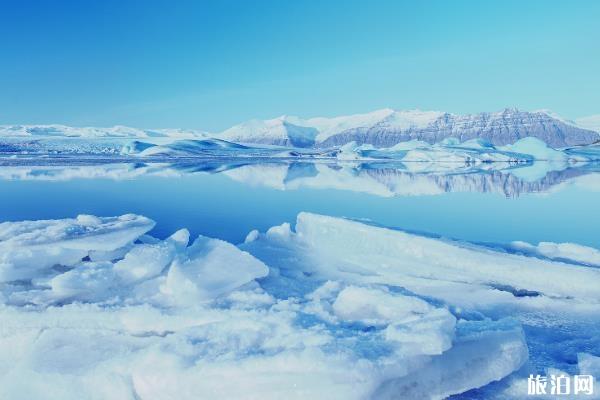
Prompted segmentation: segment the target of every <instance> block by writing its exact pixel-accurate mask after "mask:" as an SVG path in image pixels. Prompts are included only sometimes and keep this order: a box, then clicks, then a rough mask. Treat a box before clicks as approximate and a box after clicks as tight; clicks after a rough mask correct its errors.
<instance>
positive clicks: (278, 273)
mask: <svg viewBox="0 0 600 400" xmlns="http://www.w3.org/2000/svg"><path fill="white" fill-rule="evenodd" d="M0 226H1V228H2V230H1V231H0V232H2V233H1V235H0V238H1V241H0V246H1V247H2V249H3V252H2V257H3V263H2V264H1V265H2V271H3V276H4V277H6V279H3V281H2V283H0V302H1V303H2V304H1V305H0V398H10V399H31V398H36V399H100V398H111V399H170V398H177V399H198V398H260V399H269V398H273V399H278V398H283V397H285V398H307V397H310V398H315V399H320V398H327V399H337V398H339V399H365V398H408V399H411V398H415V399H417V398H418V399H421V398H444V397H447V396H449V395H451V394H455V393H462V392H464V391H467V390H470V389H473V388H479V387H482V386H485V385H487V384H488V383H490V382H493V381H497V380H500V379H503V378H505V377H506V376H508V375H511V374H512V375H511V376H513V375H514V374H513V372H514V371H517V370H519V369H520V368H521V367H522V366H523V365H526V363H527V362H528V361H527V360H528V348H527V345H526V339H527V337H526V334H525V332H524V330H523V328H522V324H524V323H525V322H524V321H523V320H520V319H519V318H514V317H513V314H514V315H517V316H518V315H521V314H519V312H522V313H524V314H525V315H536V314H535V313H540V312H542V313H543V312H544V310H545V309H546V308H547V307H548V305H551V306H555V307H556V308H557V309H561V307H563V308H564V307H571V308H570V309H572V310H574V312H575V313H576V314H577V315H586V316H587V318H592V319H593V318H594V317H593V316H594V315H597V311H598V303H599V297H598V293H597V290H594V289H597V287H598V283H599V280H598V279H599V273H600V271H599V270H597V269H594V268H588V267H582V266H577V265H571V264H565V263H563V262H556V261H551V260H548V259H542V258H539V257H529V256H522V255H513V254H507V253H500V252H496V251H493V250H489V249H486V248H481V247H477V246H473V245H468V244H463V243H457V242H449V241H444V240H440V239H432V238H425V237H421V236H416V235H411V234H408V233H404V232H399V231H393V230H389V229H384V228H379V227H375V226H370V225H367V224H364V223H358V222H354V221H349V220H345V219H339V218H331V217H325V216H319V215H314V214H307V213H302V214H300V215H299V216H298V221H297V223H296V224H295V228H294V229H292V226H291V225H290V224H284V225H281V226H277V227H273V228H271V229H269V230H268V231H267V232H265V233H259V232H257V231H253V232H252V233H251V234H249V236H248V239H247V240H246V242H245V243H244V244H242V245H240V246H238V247H236V246H234V245H232V244H229V243H227V242H223V241H221V240H217V239H211V238H207V237H203V236H200V237H198V238H196V239H195V240H194V241H193V243H192V244H191V245H188V242H189V232H188V231H186V230H180V231H178V232H175V233H174V234H173V235H171V236H170V237H168V238H166V239H164V240H159V239H156V238H152V237H151V236H148V235H147V234H146V233H147V232H148V231H149V230H150V229H152V227H153V226H154V223H153V222H152V221H151V220H149V219H147V218H144V217H141V216H135V215H127V216H122V217H115V218H98V217H93V216H80V217H78V218H76V219H65V220H55V221H37V222H35V221H25V222H11V223H5V224H2V225H0ZM32 249H35V254H33V253H31V252H32ZM54 249H56V252H54V253H53V251H54ZM574 287H577V288H578V290H577V291H573V288H574ZM516 311H518V312H517V313H516V314H515V312H516ZM527 312H531V313H533V314H526V313H527ZM546 323H549V324H552V320H551V319H550V320H547V321H546ZM581 357H582V358H581V360H582V361H581V362H580V364H581V365H586V366H589V368H595V367H594V366H595V365H596V364H597V363H596V362H595V361H594V359H593V358H589V357H593V356H592V355H590V356H589V357H588V356H585V355H583V356H581ZM586 357H588V358H586ZM586 368H588V367H586ZM589 368H588V369H589ZM507 393H508V392H507ZM514 397H517V398H518V396H514Z"/></svg>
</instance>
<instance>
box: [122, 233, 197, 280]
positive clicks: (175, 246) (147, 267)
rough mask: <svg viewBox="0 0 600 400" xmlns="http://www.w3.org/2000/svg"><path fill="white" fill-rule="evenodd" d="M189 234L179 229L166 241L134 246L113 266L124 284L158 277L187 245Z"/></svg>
mask: <svg viewBox="0 0 600 400" xmlns="http://www.w3.org/2000/svg"><path fill="white" fill-rule="evenodd" d="M189 236H190V233H189V231H188V230H187V229H181V230H179V231H177V232H175V233H174V234H173V235H171V236H170V237H169V238H168V239H167V240H165V241H163V242H158V243H155V244H138V245H135V246H134V247H133V248H132V249H131V250H130V251H129V252H128V253H127V254H126V255H125V257H124V258H123V259H122V260H121V261H119V262H117V263H116V264H115V271H116V273H117V274H118V275H119V277H120V278H121V279H122V280H123V282H124V283H132V282H137V281H141V280H144V279H148V278H152V277H154V276H157V275H159V274H160V273H161V272H162V271H163V270H164V269H165V268H166V267H167V266H168V265H169V264H170V263H171V262H172V261H173V259H174V258H175V256H176V254H177V252H178V251H179V252H180V251H182V250H183V249H185V247H186V246H187V244H188V240H189Z"/></svg>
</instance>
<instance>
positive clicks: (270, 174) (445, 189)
mask: <svg viewBox="0 0 600 400" xmlns="http://www.w3.org/2000/svg"><path fill="white" fill-rule="evenodd" d="M41 164H42V163H40V160H37V161H36V163H35V164H31V163H30V164H26V165H23V163H21V162H12V163H11V162H5V163H4V165H3V166H2V167H1V168H0V179H3V180H41V181H68V180H72V179H113V180H130V179H136V178H139V177H144V176H153V177H165V178H169V177H179V176H186V175H193V174H206V173H208V174H215V173H218V174H222V175H224V176H227V177H228V178H230V179H233V180H235V181H236V182H240V183H243V184H246V185H252V186H261V187H268V188H272V189H277V190H297V189H303V188H307V189H336V190H344V191H353V192H360V193H368V194H372V195H376V196H382V197H393V196H419V195H436V194H442V193H450V192H479V193H499V194H503V195H504V196H506V197H518V196H519V195H521V194H524V193H533V192H547V191H550V190H556V189H559V188H560V187H561V186H562V185H567V184H571V183H573V184H577V185H579V186H583V187H584V188H586V189H588V190H594V191H596V190H600V174H599V172H600V163H571V164H569V163H561V164H556V163H548V162H536V163H530V164H526V165H515V164H510V163H490V164H479V165H468V164H462V163H461V164H457V163H434V164H432V163H400V162H339V161H337V162H312V161H273V162H264V160H263V161H260V162H258V161H254V160H251V159H248V160H244V159H231V160H226V159H211V160H204V161H201V162H199V161H189V160H188V161H186V162H177V163H170V162H152V163H147V162H144V163H142V162H137V163H132V162H122V163H95V162H94V163H89V162H88V163H87V164H86V163H85V162H78V163H77V164H73V163H71V162H69V163H60V162H58V163H57V162H56V161H51V160H47V161H46V162H45V165H41Z"/></svg>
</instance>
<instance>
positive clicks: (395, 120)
mask: <svg viewBox="0 0 600 400" xmlns="http://www.w3.org/2000/svg"><path fill="white" fill-rule="evenodd" d="M218 137H219V138H221V139H224V140H229V141H234V142H240V143H258V144H275V145H291V146H295V147H331V146H341V145H344V144H347V143H350V142H356V144H358V145H363V144H370V145H373V146H375V147H391V146H394V145H396V144H398V143H400V142H405V141H409V140H419V141H423V142H427V143H430V144H433V143H438V142H441V141H442V140H444V139H447V138H456V139H458V140H459V141H461V142H464V141H467V140H470V139H476V138H481V139H485V140H486V141H488V142H490V143H491V144H493V145H500V146H501V145H507V144H512V143H514V142H516V141H517V140H519V139H522V138H525V137H535V138H538V139H540V140H543V141H544V142H545V143H547V144H548V145H549V146H551V147H554V148H559V147H567V146H574V145H585V144H590V143H594V142H596V141H598V140H599V139H600V136H599V135H598V133H597V132H594V131H592V130H589V129H584V128H582V127H580V126H578V125H577V124H576V123H574V122H571V121H567V120H564V119H561V118H559V117H557V116H556V115H554V114H552V113H551V112H548V111H535V112H528V111H521V110H518V109H515V108H507V109H505V110H503V111H500V112H494V113H479V114H470V115H456V114H450V113H444V112H438V111H420V110H411V111H395V110H392V109H384V110H378V111H374V112H371V113H367V114H357V115H351V116H343V117H336V118H311V119H301V118H298V117H291V116H282V117H279V118H275V119H271V120H265V121H261V120H253V121H249V122H245V123H242V124H240V125H236V126H234V127H232V128H230V129H227V130H226V131H224V132H222V133H221V134H220V135H219V136H218Z"/></svg>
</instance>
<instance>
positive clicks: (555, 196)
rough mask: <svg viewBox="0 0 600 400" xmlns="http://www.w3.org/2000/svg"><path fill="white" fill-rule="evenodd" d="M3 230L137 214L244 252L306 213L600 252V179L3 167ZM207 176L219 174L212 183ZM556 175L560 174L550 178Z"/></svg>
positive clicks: (164, 229) (286, 169) (342, 169)
mask: <svg viewBox="0 0 600 400" xmlns="http://www.w3.org/2000/svg"><path fill="white" fill-rule="evenodd" d="M2 169H3V171H2V178H3V179H0V220H1V221H14V220H23V219H47V218H65V217H72V216H75V215H77V214H82V213H85V214H94V215H100V216H112V215H121V214H125V213H136V214H142V215H145V216H148V217H150V218H152V219H154V220H155V221H156V222H157V226H156V228H155V230H154V232H153V234H155V235H156V236H159V237H165V236H168V235H169V234H171V233H172V232H174V231H175V230H177V229H179V228H183V227H185V228H188V229H189V230H190V231H191V232H192V234H193V235H196V234H203V235H207V236H211V237H217V238H220V239H224V240H227V241H230V242H233V243H239V242H241V241H243V240H244V238H245V236H246V235H247V234H248V232H250V231H251V230H252V229H258V230H260V231H264V230H266V229H268V228H269V227H271V226H274V225H279V224H281V223H283V222H293V221H295V218H296V215H297V214H298V213H299V212H301V211H310V212H314V213H321V214H327V215H333V216H345V217H349V218H356V219H365V220H369V221H372V222H373V223H376V224H380V225H384V226H390V227H397V228H401V229H405V230H409V231H416V232H424V233H428V234H435V235H440V236H444V237H449V238H456V239H462V240H467V241H474V242H490V243H508V242H511V241H514V240H522V241H526V242H530V243H538V242H541V241H551V242H574V243H579V244H583V245H588V246H592V247H597V248H598V247H600V237H599V235H598V227H599V226H600V214H598V213H597V207H598V204H600V184H599V183H598V182H599V181H600V174H599V173H598V172H595V171H591V172H590V171H583V172H582V171H579V170H577V171H574V170H564V171H559V172H549V173H548V174H547V175H546V177H545V178H543V179H537V180H535V181H526V180H523V179H519V178H517V177H515V176H514V175H513V174H510V173H506V172H498V171H491V172H490V171H479V172H476V173H474V172H467V173H463V172H459V173H456V172H451V173H409V172H407V171H402V170H398V169H394V168H390V167H389V166H386V167H385V168H374V167H373V166H365V165H360V166H356V165H350V166H348V165H342V166H339V165H314V164H301V165H298V164H291V165H290V164H251V165H241V166H240V165H239V164H236V165H233V166H232V165H217V166H216V167H215V166H214V165H210V166H209V165H203V164H195V165H184V166H182V165H177V166H173V165H163V164H161V165H138V164H126V163H125V164H110V165H88V166H76V167H74V166H39V167H32V166H27V167H23V166H9V167H2ZM206 170H208V171H209V172H205V171H206ZM552 174H554V175H552Z"/></svg>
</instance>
